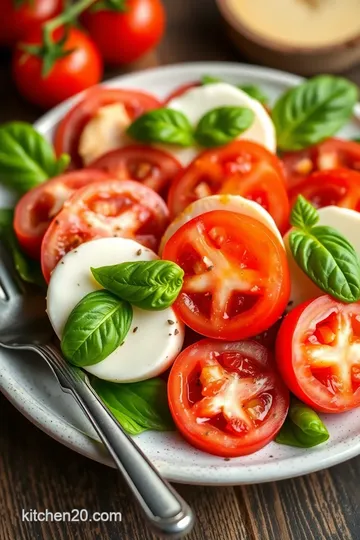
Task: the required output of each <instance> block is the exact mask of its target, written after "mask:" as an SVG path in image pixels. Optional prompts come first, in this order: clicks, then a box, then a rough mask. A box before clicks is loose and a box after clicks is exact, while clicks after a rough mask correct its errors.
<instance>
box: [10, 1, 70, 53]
mask: <svg viewBox="0 0 360 540" xmlns="http://www.w3.org/2000/svg"><path fill="white" fill-rule="evenodd" d="M62 7H63V0H1V2H0V12H1V17H0V45H7V46H9V47H12V46H13V45H15V43H16V42H17V41H19V40H21V39H23V38H24V37H25V36H26V35H27V34H28V33H29V31H33V30H34V29H36V28H37V29H39V28H40V27H41V25H42V23H44V22H45V21H47V20H49V19H52V18H53V17H55V16H56V15H58V14H59V13H60V12H61V10H62Z"/></svg>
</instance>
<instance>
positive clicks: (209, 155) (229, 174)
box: [168, 140, 289, 232]
mask: <svg viewBox="0 0 360 540" xmlns="http://www.w3.org/2000/svg"><path fill="white" fill-rule="evenodd" d="M225 193H226V194H232V195H242V196H243V197H245V198H246V199H250V200H252V201H255V202H257V203H259V204H260V205H261V206H263V207H264V208H265V210H267V211H268V212H269V214H271V216H272V217H273V219H274V221H275V223H276V225H277V226H278V228H279V230H280V231H281V232H285V231H286V229H287V228H288V220H289V200H288V196H287V193H286V188H285V180H284V176H283V171H282V166H281V163H280V161H279V159H278V158H277V157H276V156H275V155H274V154H271V153H270V152H269V151H268V150H266V148H264V147H262V146H260V145H258V144H256V143H253V142H251V141H245V140H240V141H234V142H232V143H230V144H227V145H226V146H223V147H221V148H218V149H212V150H207V151H206V152H203V153H202V154H200V155H199V156H198V157H197V158H196V159H195V160H194V161H193V162H192V163H191V164H190V165H189V166H188V167H187V168H186V169H185V170H184V172H183V173H180V174H179V176H178V177H177V178H176V179H175V181H174V182H173V184H172V186H171V189H170V193H169V198H168V204H169V210H170V214H171V216H172V217H175V216H177V215H178V214H180V213H181V212H182V211H183V210H184V209H185V208H186V207H187V206H188V205H189V204H191V203H192V202H194V201H195V200H197V199H201V198H202V197H206V196H209V195H215V194H225Z"/></svg>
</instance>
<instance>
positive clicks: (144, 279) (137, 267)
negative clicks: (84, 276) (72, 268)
mask: <svg viewBox="0 0 360 540" xmlns="http://www.w3.org/2000/svg"><path fill="white" fill-rule="evenodd" d="M91 271H92V273H93V276H94V278H95V279H96V281H97V282H98V283H100V285H102V286H103V287H104V288H105V289H107V290H108V291H111V292H112V293H113V294H116V295H117V296H118V297H119V298H123V299H124V300H127V301H128V302H130V303H131V304H133V305H134V306H137V307H139V308H141V309H148V310H161V309H166V308H167V307H169V306H171V304H173V303H174V302H175V300H176V298H177V296H178V294H179V292H180V290H181V287H182V284H183V276H184V271H183V270H182V269H181V268H180V267H179V266H178V265H177V264H175V263H173V262H170V261H160V260H157V261H138V262H126V263H121V264H115V265H113V266H102V267H100V268H91Z"/></svg>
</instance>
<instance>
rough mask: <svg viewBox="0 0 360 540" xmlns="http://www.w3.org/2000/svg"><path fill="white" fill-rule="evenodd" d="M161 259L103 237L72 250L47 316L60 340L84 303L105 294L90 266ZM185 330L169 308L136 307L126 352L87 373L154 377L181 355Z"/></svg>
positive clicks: (59, 271) (53, 283)
mask: <svg viewBox="0 0 360 540" xmlns="http://www.w3.org/2000/svg"><path fill="white" fill-rule="evenodd" d="M154 259H158V256H157V255H156V254H155V253H154V252H153V251H151V250H149V249H147V248H144V247H143V246H142V245H140V244H138V243H137V242H135V241H133V240H128V239H125V238H100V239H98V240H92V241H91V242H86V243H85V244H82V245H80V246H79V247H78V248H77V249H75V250H73V251H70V252H69V253H67V254H66V255H65V257H64V258H63V259H62V260H61V261H60V262H59V264H58V265H57V266H56V268H55V270H54V272H53V273H52V275H51V279H50V284H49V288H48V293H47V312H48V316H49V319H50V321H51V324H52V326H53V328H54V330H55V332H56V334H57V335H58V337H59V338H60V339H61V336H62V334H63V331H64V327H65V323H66V321H67V319H68V317H69V315H70V313H71V311H72V310H73V309H74V307H75V306H76V304H78V302H80V300H81V299H82V298H83V297H84V296H86V295H87V294H89V293H90V292H93V291H96V290H99V289H101V288H102V287H101V285H99V284H98V283H97V282H96V281H95V279H94V277H93V275H92V273H91V271H90V267H99V266H107V265H112V264H119V263H122V262H129V261H152V260H154ZM183 341H184V326H183V324H182V322H181V321H179V320H178V318H177V317H176V315H175V313H174V310H173V309H172V308H171V307H170V308H167V309H164V310H162V311H145V310H142V309H139V308H137V307H135V306H134V307H133V321H132V324H131V328H130V331H129V333H128V335H127V336H126V338H125V341H124V343H123V345H122V346H121V347H118V348H117V349H116V350H115V351H114V352H112V353H111V354H110V355H109V356H108V357H107V358H105V360H102V361H101V362H99V363H97V364H94V365H92V366H84V369H85V370H86V371H88V372H89V373H92V374H93V375H96V376H97V377H99V378H100V379H105V380H107V381H113V382H135V381H141V380H144V379H149V378H151V377H155V376H157V375H159V374H160V373H162V372H163V371H165V370H167V369H168V368H169V367H170V366H171V364H172V362H173V361H174V359H175V358H176V356H177V355H178V354H179V352H180V351H181V348H182V345H183Z"/></svg>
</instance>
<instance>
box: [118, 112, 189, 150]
mask: <svg viewBox="0 0 360 540" xmlns="http://www.w3.org/2000/svg"><path fill="white" fill-rule="evenodd" d="M127 133H128V135H129V136H130V137H132V138H133V139H135V140H137V141H141V142H145V143H151V142H157V143H166V144H177V145H179V146H191V145H193V144H194V136H193V128H192V125H191V124H190V122H189V120H188V119H187V118H186V116H185V115H184V114H183V113H182V112H180V111H176V110H174V109H156V110H154V111H149V112H147V113H145V114H143V115H142V116H139V118H137V119H136V120H134V122H133V123H132V124H131V125H130V127H129V128H128V130H127Z"/></svg>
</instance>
